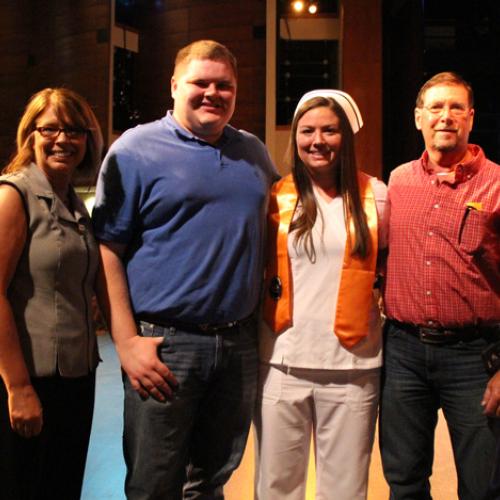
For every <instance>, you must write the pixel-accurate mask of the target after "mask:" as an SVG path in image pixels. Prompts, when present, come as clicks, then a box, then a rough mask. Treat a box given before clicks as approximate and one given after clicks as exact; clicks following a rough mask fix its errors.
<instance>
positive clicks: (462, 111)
mask: <svg viewBox="0 0 500 500" xmlns="http://www.w3.org/2000/svg"><path fill="white" fill-rule="evenodd" d="M422 107H423V108H424V109H426V110H427V111H428V112H429V113H431V114H432V115H436V116H438V115H442V114H443V112H444V111H445V110H448V112H449V113H450V115H451V116H454V117H455V118H459V117H462V116H465V115H466V114H467V113H468V112H469V108H467V107H465V106H463V105H461V104H452V105H451V106H443V105H442V104H432V105H431V106H422Z"/></svg>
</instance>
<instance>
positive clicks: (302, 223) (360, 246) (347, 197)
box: [286, 97, 372, 262]
mask: <svg viewBox="0 0 500 500" xmlns="http://www.w3.org/2000/svg"><path fill="white" fill-rule="evenodd" d="M318 107H326V108H328V109H331V110H332V111H333V113H335V115H336V116H337V117H338V118H339V122H340V132H341V134H342V144H341V148H340V155H339V162H338V168H336V169H335V170H334V173H333V175H334V176H335V179H334V181H335V189H336V192H337V193H338V194H340V195H341V196H342V200H343V202H344V221H345V224H346V227H347V228H348V227H349V223H350V221H351V220H352V222H353V225H354V241H352V242H351V255H353V256H357V257H359V258H362V259H364V258H366V257H367V256H368V255H369V253H370V252H371V251H372V248H371V238H370V232H369V229H368V223H367V220H366V214H365V212H364V210H363V206H362V203H361V195H360V193H359V185H358V175H357V174H358V170H357V166H356V156H355V152H354V134H353V131H352V129H351V126H350V124H349V120H348V119H347V116H346V114H345V112H344V110H343V109H342V107H341V106H339V104H337V103H336V102H335V100H334V99H331V98H328V97H313V98H312V99H310V100H308V101H306V102H305V103H304V104H303V105H302V106H300V108H299V109H298V110H297V112H296V113H295V116H294V118H293V121H292V130H291V133H290V139H289V141H288V148H287V153H286V161H287V163H288V164H289V166H290V167H291V170H292V175H293V179H294V182H295V186H296V187H297V191H298V195H299V201H300V204H301V210H300V212H299V213H298V216H297V217H296V218H295V219H294V220H293V222H292V224H291V225H290V231H295V244H296V245H298V244H300V243H303V244H304V249H305V251H306V254H307V256H308V257H309V259H310V260H311V262H314V261H315V259H316V250H315V248H314V243H313V240H312V228H313V226H314V223H315V222H316V218H317V216H318V211H319V209H318V206H317V204H316V198H315V196H314V193H313V187H312V181H311V177H310V175H309V172H308V170H307V168H306V166H305V165H304V163H303V162H302V160H301V159H300V158H299V155H298V152H297V126H298V122H299V120H300V119H301V118H302V116H304V114H305V113H307V112H308V111H310V110H311V109H313V108H318ZM347 235H348V237H349V231H347Z"/></svg>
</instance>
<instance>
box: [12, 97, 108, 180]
mask: <svg viewBox="0 0 500 500" xmlns="http://www.w3.org/2000/svg"><path fill="white" fill-rule="evenodd" d="M49 106H52V109H53V110H54V113H55V114H56V116H57V117H58V119H59V120H61V122H62V123H64V124H65V125H71V126H74V127H81V128H83V129H86V130H88V134H87V149H86V152H85V156H84V158H83V160H82V163H81V164H80V165H79V166H78V171H79V174H81V178H82V180H83V179H84V180H85V181H88V182H89V183H91V182H93V181H94V179H95V173H96V172H97V169H98V167H99V164H100V162H101V155H102V148H103V139H102V133H101V128H100V126H99V122H98V121H97V118H96V116H95V114H94V112H93V111H92V109H91V107H90V105H89V104H88V102H87V101H86V100H85V99H84V98H83V97H82V96H80V95H79V94H77V93H76V92H74V91H72V90H69V89H66V88H46V89H43V90H40V91H39V92H37V93H36V94H34V95H33V96H31V98H30V100H29V101H28V104H27V105H26V108H25V110H24V114H23V116H22V117H21V120H20V121H19V125H18V127H17V136H16V145H17V149H16V152H15V153H14V155H13V157H12V159H11V161H10V163H9V164H8V165H7V166H6V167H5V168H4V169H3V172H4V173H12V172H16V171H17V170H20V169H21V168H23V167H26V166H27V165H29V164H30V163H32V162H34V161H35V153H34V149H33V143H34V140H33V133H34V131H35V128H36V121H37V119H38V117H39V116H40V115H41V114H42V113H43V112H44V111H45V110H46V109H47V108H48V107H49Z"/></svg>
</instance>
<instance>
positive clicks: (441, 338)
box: [387, 319, 500, 345]
mask: <svg viewBox="0 0 500 500" xmlns="http://www.w3.org/2000/svg"><path fill="white" fill-rule="evenodd" d="M387 321H388V322H389V323H392V324H393V325H394V326H395V327H396V328H399V329H400V330H403V331H405V332H407V333H409V334H411V335H414V336H415V337H418V338H419V339H420V341H421V342H423V343H424V344H437V345H442V344H452V343H454V342H459V341H465V342H467V341H471V340H474V339H477V338H479V337H484V336H490V335H491V336H493V337H494V336H498V334H499V333H500V326H499V325H481V326H480V325H470V326H463V327H460V328H429V327H427V326H418V325H412V324H411V323H402V322H401V321H397V320H395V319H389V320H387Z"/></svg>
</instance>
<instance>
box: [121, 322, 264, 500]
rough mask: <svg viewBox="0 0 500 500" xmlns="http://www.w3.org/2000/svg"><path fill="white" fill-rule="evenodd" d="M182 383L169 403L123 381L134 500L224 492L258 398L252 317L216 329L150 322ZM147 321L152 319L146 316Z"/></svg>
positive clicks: (150, 332)
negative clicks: (192, 329)
mask: <svg viewBox="0 0 500 500" xmlns="http://www.w3.org/2000/svg"><path fill="white" fill-rule="evenodd" d="M145 325H146V324H144V323H141V329H142V332H143V335H145V336H163V343H162V344H161V346H160V348H159V351H158V354H159V356H160V358H161V360H162V361H163V362H164V363H165V364H166V365H167V366H168V367H169V368H170V370H171V371H172V372H173V373H174V375H175V376H176V378H177V380H178V382H179V386H178V389H177V390H176V392H175V395H174V397H173V398H172V399H171V400H169V401H167V402H164V403H161V402H158V401H156V400H154V399H153V398H148V399H146V400H143V399H141V398H140V396H139V395H138V394H137V392H136V391H135V390H134V389H132V387H131V385H130V382H129V380H128V378H127V377H126V376H125V377H124V385H125V426H124V454H125V461H126V464H127V477H126V480H125V491H126V494H127V498H128V499H129V500H146V499H148V500H154V499H158V500H159V499H161V500H166V499H168V500H177V499H181V498H184V499H188V498H189V499H192V498H196V499H222V498H224V497H223V492H222V489H223V485H224V484H225V483H226V482H227V480H228V479H229V477H230V475H231V473H232V472H233V471H234V470H235V469H236V467H238V465H239V463H240V461H241V457H242V455H243V451H244V449H245V444H246V440H247V436H248V431H249V427H250V422H251V418H252V413H253V409H254V404H255V394H256V382H257V367H258V363H257V342H256V323H255V321H254V320H252V321H250V322H248V323H246V324H243V325H240V326H238V327H235V328H232V329H229V330H222V331H221V332H220V333H217V334H199V333H190V332H187V331H181V330H176V329H175V328H164V327H160V326H156V325H155V326H154V327H152V326H145ZM147 325H149V324H147Z"/></svg>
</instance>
